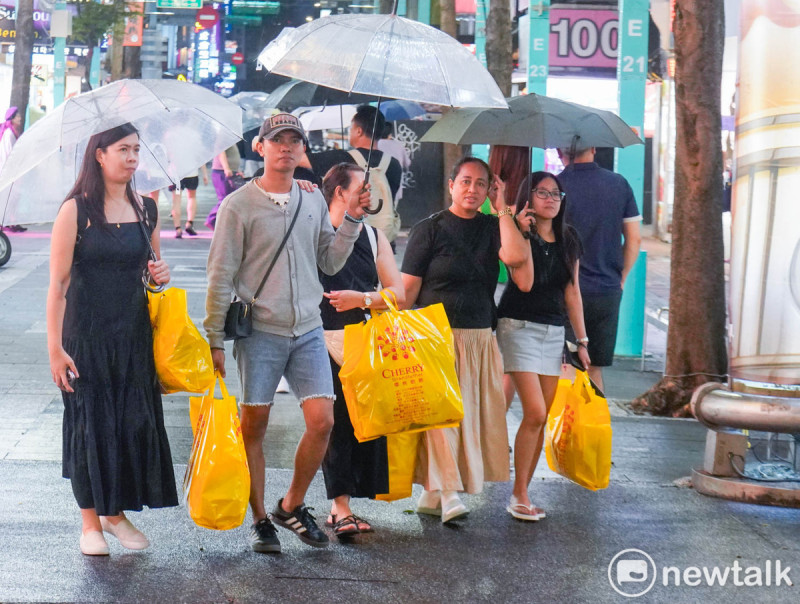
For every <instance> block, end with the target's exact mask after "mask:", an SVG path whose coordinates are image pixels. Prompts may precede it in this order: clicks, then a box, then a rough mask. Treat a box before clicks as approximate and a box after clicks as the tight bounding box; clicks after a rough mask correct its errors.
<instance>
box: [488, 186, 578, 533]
mask: <svg viewBox="0 0 800 604" xmlns="http://www.w3.org/2000/svg"><path fill="white" fill-rule="evenodd" d="M528 182H530V185H531V192H530V194H529V193H528V191H527V186H524V188H523V189H521V190H520V195H519V196H518V197H517V212H518V213H520V212H525V213H529V214H532V215H533V219H534V222H533V226H532V231H531V233H532V237H531V238H530V247H531V256H532V258H533V287H532V288H531V290H530V291H528V292H523V291H521V290H520V289H519V288H518V287H517V285H516V284H515V283H514V282H513V281H512V282H511V283H509V284H508V286H507V287H506V289H505V291H504V292H503V296H502V298H501V299H500V304H499V306H498V309H497V315H498V317H499V318H498V320H497V344H498V346H499V347H500V353H501V354H502V356H503V369H504V371H505V373H506V376H505V378H504V379H509V380H510V381H511V382H513V385H514V387H515V388H516V391H517V392H518V393H519V399H520V402H521V403H522V422H521V423H520V426H519V429H518V430H517V437H516V439H515V440H514V488H513V490H512V493H511V501H510V502H509V504H508V507H507V508H506V510H507V511H508V512H509V513H510V514H511V515H512V516H513V517H514V518H517V519H519V520H527V521H537V520H540V519H541V518H544V517H545V512H544V510H542V509H541V508H538V507H536V506H534V505H533V504H532V503H531V500H530V496H529V494H528V487H529V486H530V483H531V479H532V478H533V473H534V471H535V470H536V465H537V464H538V462H539V455H540V453H541V451H542V444H543V442H544V427H545V423H546V422H547V414H548V413H549V411H550V406H551V405H552V404H553V399H554V398H555V394H556V387H557V386H558V379H559V376H560V374H561V359H562V356H563V352H564V315H565V313H566V314H567V315H569V319H570V321H571V322H572V326H573V329H574V330H575V333H576V334H577V335H578V336H579V337H578V342H579V344H578V357H579V358H580V360H581V363H582V364H583V366H584V367H588V366H589V355H588V353H587V350H586V343H585V342H586V330H585V328H584V325H583V305H582V304H581V291H580V286H579V284H578V267H579V261H578V258H579V256H580V241H579V240H578V235H577V233H576V232H575V230H574V229H573V228H571V227H569V226H568V225H567V224H566V223H565V222H564V213H565V210H566V206H567V200H566V199H565V197H564V192H563V191H562V190H561V186H560V185H559V184H558V179H557V178H556V177H555V176H553V175H552V174H550V173H548V172H535V173H533V174H532V175H531V178H530V181H528V179H527V178H523V179H522V183H523V185H527V184H528ZM529 200H530V205H529ZM505 390H506V396H507V399H506V405H507V406H510V405H511V399H510V397H509V396H508V393H509V392H510V391H511V390H510V389H508V388H505Z"/></svg>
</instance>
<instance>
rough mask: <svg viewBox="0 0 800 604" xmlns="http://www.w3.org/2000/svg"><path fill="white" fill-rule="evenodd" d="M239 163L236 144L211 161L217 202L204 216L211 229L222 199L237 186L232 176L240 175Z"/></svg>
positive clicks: (239, 158)
mask: <svg viewBox="0 0 800 604" xmlns="http://www.w3.org/2000/svg"><path fill="white" fill-rule="evenodd" d="M240 163H241V156H240V155H239V146H238V145H231V146H230V147H228V148H227V149H225V151H223V152H222V153H220V154H219V155H217V156H216V157H215V158H214V160H213V161H212V162H211V182H213V183H214V191H216V193H217V203H216V205H215V206H214V207H213V208H212V209H211V211H210V212H209V213H208V217H207V218H206V226H207V227H208V228H210V229H213V228H214V225H215V224H216V221H217V212H218V211H219V206H220V204H221V203H222V200H223V199H225V198H226V197H227V196H228V195H230V194H231V193H233V192H234V191H235V190H236V188H237V187H236V181H235V180H234V177H235V176H240V177H241V176H242V173H241V172H240V171H239V165H240Z"/></svg>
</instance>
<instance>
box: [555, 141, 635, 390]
mask: <svg viewBox="0 0 800 604" xmlns="http://www.w3.org/2000/svg"><path fill="white" fill-rule="evenodd" d="M558 156H559V157H560V158H561V161H562V162H563V163H564V166H566V167H565V168H564V170H563V171H562V172H561V174H559V175H558V180H559V183H560V186H561V189H562V190H563V191H564V193H566V195H567V197H568V198H569V205H568V206H567V213H566V216H565V220H566V222H567V224H570V225H572V226H573V227H575V230H576V231H577V232H578V236H579V237H580V241H581V244H582V245H583V252H584V253H583V260H582V262H581V270H580V284H581V296H582V299H583V317H584V321H585V323H586V334H587V337H586V338H585V339H584V342H585V343H586V344H588V347H589V357H591V359H592V364H591V365H590V366H589V377H591V378H592V380H593V381H594V382H595V384H597V385H598V386H599V387H600V389H601V390H602V389H603V367H610V366H611V364H612V363H613V362H614V348H615V346H616V344H617V325H618V323H619V306H620V302H621V301H622V288H623V287H624V285H625V278H626V277H627V276H628V273H630V270H631V269H632V268H633V265H634V264H635V263H636V259H637V258H638V257H639V247H640V245H641V242H642V236H641V234H640V232H639V223H640V222H641V221H642V216H641V214H640V213H639V208H638V207H637V205H636V199H635V198H634V196H633V190H632V189H631V186H630V185H629V184H628V181H627V180H625V177H624V176H622V175H620V174H615V173H614V172H612V171H611V170H606V169H605V168H601V167H600V166H599V165H598V164H597V163H595V161H594V156H595V148H594V147H584V148H581V147H577V148H575V149H571V148H570V149H560V150H559V152H558ZM620 242H621V243H620ZM572 328H573V330H572V331H573V333H572V334H569V333H568V334H567V337H568V339H572V337H575V336H577V334H575V333H574V331H575V329H574V328H575V326H574V325H573V326H572ZM577 343H578V344H580V343H581V342H580V341H578V342H577Z"/></svg>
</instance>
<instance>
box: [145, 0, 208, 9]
mask: <svg viewBox="0 0 800 604" xmlns="http://www.w3.org/2000/svg"><path fill="white" fill-rule="evenodd" d="M156 6H157V7H158V8H194V9H198V8H202V7H203V0H156Z"/></svg>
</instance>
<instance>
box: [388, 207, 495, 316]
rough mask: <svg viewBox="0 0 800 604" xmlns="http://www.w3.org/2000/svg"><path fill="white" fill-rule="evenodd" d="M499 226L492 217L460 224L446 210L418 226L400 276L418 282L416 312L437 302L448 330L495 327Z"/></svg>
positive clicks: (459, 221)
mask: <svg viewBox="0 0 800 604" xmlns="http://www.w3.org/2000/svg"><path fill="white" fill-rule="evenodd" d="M499 252H500V223H499V221H498V220H497V217H496V216H492V215H486V214H477V215H476V216H475V217H474V218H459V217H458V216H456V215H455V214H453V213H452V212H450V211H449V210H444V211H442V212H439V213H438V214H434V215H433V216H430V217H428V218H426V219H425V220H423V221H421V222H419V223H417V224H416V225H415V226H414V228H413V229H411V233H410V234H409V237H408V245H407V246H406V253H405V256H404V258H403V268H402V271H403V272H404V273H406V274H407V275H413V276H415V277H422V286H421V288H420V292H419V296H418V297H417V305H418V306H428V305H430V304H435V303H437V302H441V303H442V304H443V305H444V309H445V311H446V312H447V318H448V319H449V321H450V325H451V327H457V328H462V329H483V328H486V327H492V328H493V327H494V326H495V324H496V322H497V309H496V307H495V304H494V290H495V287H496V285H497V275H498V273H499V270H500V269H499V265H498V262H497V260H498V254H499Z"/></svg>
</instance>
